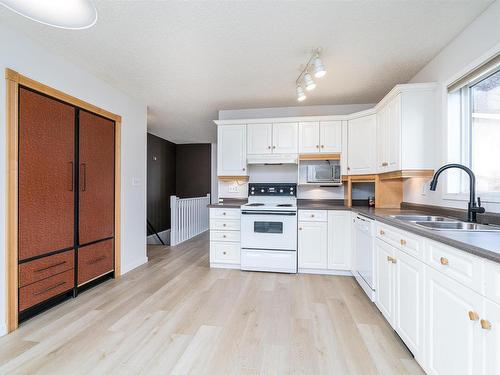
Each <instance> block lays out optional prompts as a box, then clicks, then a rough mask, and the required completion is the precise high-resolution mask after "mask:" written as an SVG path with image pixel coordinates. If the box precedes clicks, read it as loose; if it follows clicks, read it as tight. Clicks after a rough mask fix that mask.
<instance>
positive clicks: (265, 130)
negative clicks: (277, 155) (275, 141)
mask: <svg viewBox="0 0 500 375" xmlns="http://www.w3.org/2000/svg"><path fill="white" fill-rule="evenodd" d="M272 137H273V124H248V125H247V151H248V154H249V155H262V154H270V153H271V152H272V150H271V148H272Z"/></svg>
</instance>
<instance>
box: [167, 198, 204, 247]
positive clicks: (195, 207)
mask: <svg viewBox="0 0 500 375" xmlns="http://www.w3.org/2000/svg"><path fill="white" fill-rule="evenodd" d="M209 204H210V194H207V195H206V196H205V197H196V198H182V199H181V198H179V197H176V196H175V195H172V196H170V246H175V245H178V244H180V243H181V242H184V241H187V240H189V239H190V238H193V237H194V236H197V235H198V234H200V233H202V232H204V231H206V230H208V207H207V206H208V205H209Z"/></svg>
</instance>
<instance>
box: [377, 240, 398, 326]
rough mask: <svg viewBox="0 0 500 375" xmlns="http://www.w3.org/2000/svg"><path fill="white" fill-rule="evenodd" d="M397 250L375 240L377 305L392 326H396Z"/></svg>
mask: <svg viewBox="0 0 500 375" xmlns="http://www.w3.org/2000/svg"><path fill="white" fill-rule="evenodd" d="M395 250H396V249H394V248H393V247H392V246H391V245H388V244H386V243H385V242H382V241H381V240H379V239H376V240H375V272H376V287H375V290H376V295H377V296H376V299H375V304H376V305H377V307H378V309H379V310H380V311H381V312H382V314H383V315H384V316H385V318H386V319H387V321H388V322H389V324H390V325H391V326H394V305H395V304H394V299H395V288H394V273H395V270H394V268H395V267H394V263H393V261H392V259H395V257H394V255H395Z"/></svg>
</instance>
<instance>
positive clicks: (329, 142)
mask: <svg viewBox="0 0 500 375" xmlns="http://www.w3.org/2000/svg"><path fill="white" fill-rule="evenodd" d="M341 150H342V121H311V122H301V123H299V152H300V153H302V154H311V153H318V152H325V153H340V152H341Z"/></svg>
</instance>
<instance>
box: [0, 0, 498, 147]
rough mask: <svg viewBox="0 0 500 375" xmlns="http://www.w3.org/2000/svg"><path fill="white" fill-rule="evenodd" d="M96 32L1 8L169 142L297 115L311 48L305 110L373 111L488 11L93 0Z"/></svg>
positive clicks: (418, 5) (440, 6)
mask: <svg viewBox="0 0 500 375" xmlns="http://www.w3.org/2000/svg"><path fill="white" fill-rule="evenodd" d="M96 3H97V8H98V12H99V18H98V21H97V24H96V26H95V27H93V28H91V29H87V30H79V31H70V30H61V29H55V28H49V27H47V26H43V25H40V24H37V23H34V22H31V21H28V20H26V19H24V18H22V17H20V16H18V15H16V14H13V13H11V12H9V11H8V10H6V9H4V8H3V7H0V8H1V9H0V22H3V23H7V24H9V25H11V26H12V27H13V28H16V29H18V30H20V31H22V32H23V33H25V34H27V35H28V36H29V37H31V38H32V39H34V40H36V41H37V42H39V43H40V44H42V45H44V46H46V47H47V48H48V49H50V50H52V51H54V52H56V53H58V54H60V55H62V56H64V57H66V58H67V59H69V60H71V61H73V62H75V63H77V64H79V65H81V66H82V67H83V68H86V69H87V70H89V71H91V72H93V73H94V74H95V75H96V76H98V77H100V78H102V79H104V80H106V81H107V82H109V83H110V84H112V85H113V86H115V87H117V88H119V89H121V90H123V91H125V92H127V93H128V94H130V95H131V96H134V97H136V98H138V99H140V100H142V101H144V102H145V103H147V104H148V108H149V114H148V128H149V130H150V131H152V132H153V133H155V134H157V135H160V136H162V137H164V138H166V139H169V140H171V141H174V142H178V143H182V142H207V141H213V140H214V139H215V126H214V125H213V123H212V120H214V119H216V118H217V111H218V110H219V109H239V108H258V107H276V106H294V105H298V103H297V101H296V97H295V79H296V77H297V75H298V73H299V71H300V66H301V64H303V63H304V62H305V60H306V59H307V58H308V56H309V52H310V50H311V49H312V48H313V47H317V46H321V47H323V49H324V54H323V62H324V63H325V65H326V67H327V69H328V74H327V75H326V76H325V77H324V78H323V79H321V81H320V82H318V87H317V88H316V90H314V91H313V92H312V93H309V97H308V99H307V100H306V101H304V102H303V104H304V105H314V104H358V103H373V102H376V101H378V100H379V99H380V98H381V97H382V96H383V95H384V94H385V93H387V92H388V91H389V90H390V89H391V88H392V86H394V85H395V84H397V83H404V82H407V81H408V80H409V79H410V78H411V77H412V76H413V75H414V74H415V73H416V72H418V71H419V70H420V69H421V68H422V67H423V66H424V65H425V64H426V63H427V62H428V61H429V60H430V59H432V57H434V56H435V55H436V54H437V53H438V52H439V51H440V50H441V49H442V48H443V47H444V46H445V45H446V44H447V43H448V42H449V41H450V40H451V39H453V37H454V36H456V35H457V34H458V33H459V32H460V31H461V30H463V29H464V28H465V27H466V26H467V25H468V24H469V23H470V22H472V20H473V19H474V18H475V17H477V16H478V15H479V14H480V13H481V12H482V11H483V10H484V9H485V8H486V7H487V6H488V5H489V4H490V3H491V1H482V0H481V1H478V0H470V1H416V0H414V1H321V2H320V1H301V2H283V1H267V2H264V1H248V2H226V1H207V2H194V1H192V2H177V1H175V2H172V1H97V2H96Z"/></svg>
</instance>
